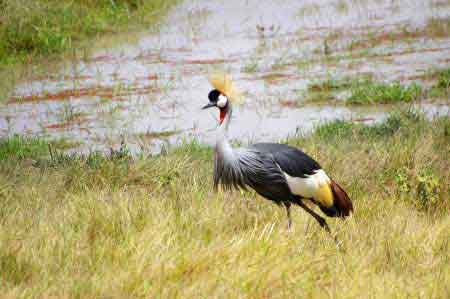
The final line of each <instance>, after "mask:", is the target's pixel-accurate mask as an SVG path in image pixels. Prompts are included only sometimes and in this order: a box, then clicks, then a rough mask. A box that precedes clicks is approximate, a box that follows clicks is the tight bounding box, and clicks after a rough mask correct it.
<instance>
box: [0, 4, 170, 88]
mask: <svg viewBox="0 0 450 299" xmlns="http://www.w3.org/2000/svg"><path fill="white" fill-rule="evenodd" d="M176 2H177V0H169V1H167V0H94V1H88V0H75V1H71V0H62V1H58V0H31V1H30V0H0V10H1V12H0V73H2V72H4V73H7V75H8V76H7V80H9V81H15V80H17V79H18V78H20V77H21V76H22V72H25V70H21V66H23V65H29V64H31V63H33V64H36V63H39V62H42V61H46V62H48V61H49V60H50V61H51V60H55V58H58V56H57V55H59V54H61V53H68V52H73V51H75V50H77V49H80V48H83V49H89V47H90V46H91V44H92V42H91V41H92V40H93V39H97V38H98V37H101V36H103V35H106V34H114V33H118V32H127V31H131V30H139V29H142V28H145V26H148V25H151V24H154V23H155V22H156V21H157V20H159V18H161V16H164V15H165V14H166V12H167V10H168V9H169V7H170V6H172V5H173V4H174V3H176ZM7 80H3V81H5V82H2V83H0V96H2V95H5V94H6V92H7V91H8V89H9V88H11V87H12V86H13V85H14V82H9V81H7Z"/></svg>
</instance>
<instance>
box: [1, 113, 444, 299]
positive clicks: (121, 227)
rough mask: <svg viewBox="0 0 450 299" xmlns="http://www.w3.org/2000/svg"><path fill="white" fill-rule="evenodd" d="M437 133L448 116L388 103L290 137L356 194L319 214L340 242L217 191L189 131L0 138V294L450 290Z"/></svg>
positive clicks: (251, 199) (304, 220) (207, 152)
mask: <svg viewBox="0 0 450 299" xmlns="http://www.w3.org/2000/svg"><path fill="white" fill-rule="evenodd" d="M449 136H450V119H449V117H445V118H440V119H435V120H433V121H427V120H426V119H425V118H424V117H423V116H421V115H420V114H418V113H413V112H406V113H405V112H398V113H396V114H393V115H391V116H390V117H389V118H388V119H387V121H386V122H383V123H380V124H378V125H375V126H373V127H367V126H363V125H360V124H358V125H356V124H353V123H350V122H345V121H338V122H333V123H328V124H323V125H321V126H320V127H319V128H318V129H317V130H316V131H315V133H313V134H312V135H308V136H304V137H298V138H296V139H292V140H289V143H290V144H292V145H295V146H299V147H301V148H303V149H304V150H305V151H306V152H307V153H309V154H310V155H312V156H313V157H315V158H316V159H317V160H318V161H320V162H321V164H322V166H323V167H324V168H325V169H326V170H327V172H328V173H329V174H330V175H332V176H333V177H334V178H335V179H336V180H337V181H338V182H339V183H340V184H341V185H342V186H344V187H345V188H346V189H347V191H348V192H349V194H350V196H351V197H352V198H353V200H354V205H355V214H354V216H353V217H352V218H350V219H348V220H347V221H341V220H335V219H331V220H329V223H330V226H331V227H332V230H333V231H334V232H335V233H336V234H337V235H338V237H339V239H340V241H341V242H342V248H341V249H340V250H339V249H337V248H336V245H335V243H334V242H333V239H332V238H330V236H329V235H327V234H326V233H324V232H323V231H322V230H321V229H320V228H319V227H318V225H317V224H316V223H314V221H313V220H312V219H311V218H310V217H308V216H307V215H305V213H304V212H302V211H301V210H300V209H298V208H296V209H294V211H293V218H294V223H295V227H294V231H293V232H291V233H286V231H285V225H286V222H285V214H284V211H283V210H282V209H280V208H279V207H277V206H275V205H273V204H271V203H269V202H267V201H265V200H262V199H260V198H257V197H256V196H255V194H254V193H252V192H234V193H228V192H218V193H215V192H213V191H212V167H213V164H212V160H213V156H212V155H213V153H212V149H211V148H209V147H205V146H202V145H199V144H198V143H195V142H193V143H189V144H185V145H183V146H181V147H179V148H176V149H174V150H172V151H170V152H169V153H168V154H166V155H163V156H155V157H137V158H131V157H130V156H129V155H128V152H127V151H126V148H124V149H121V150H120V151H119V152H117V153H116V152H113V153H111V154H110V155H107V156H104V155H100V154H96V153H92V154H90V155H87V156H79V155H77V156H68V155H64V154H61V153H59V151H57V150H56V149H55V151H54V152H53V154H52V155H51V156H50V154H49V153H48V150H47V148H48V147H47V145H46V142H44V141H42V140H38V139H27V138H20V137H14V138H11V139H7V140H2V142H1V143H0V149H1V153H2V154H1V156H0V159H1V163H0V214H1V215H0V285H1V286H2V287H1V288H0V297H2V298H51V297H53V298H154V297H158V298H160V297H164V298H263V297H269V298H292V297H308V298H311V297H313V298H324V297H333V298H368V297H370V298H410V297H414V298H415V297H422V298H447V297H448V296H449V294H450V288H449V286H450V272H449V271H448V269H449V267H450V254H449V253H450V250H449V249H450V248H449V239H448V231H449V228H450V216H449V214H448V209H449V208H450V203H449V198H448V194H449V191H450V190H449V185H448V184H447V182H448V181H449V179H450V173H449V172H448V169H449V167H450V164H449V163H450V161H449V160H448V148H449V140H450V139H449ZM5 149H6V150H5ZM17 152H20V153H22V154H20V155H17V154H16V153H17ZM27 158H33V159H35V160H36V162H35V163H33V164H32V165H30V164H27V163H24V161H25V160H26V159H27Z"/></svg>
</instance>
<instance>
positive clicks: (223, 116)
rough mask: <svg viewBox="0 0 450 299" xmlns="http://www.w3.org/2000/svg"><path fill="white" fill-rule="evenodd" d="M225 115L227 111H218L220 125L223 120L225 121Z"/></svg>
mask: <svg viewBox="0 0 450 299" xmlns="http://www.w3.org/2000/svg"><path fill="white" fill-rule="evenodd" d="M226 114H227V111H226V110H225V109H220V124H222V122H223V120H224V119H225V115H226Z"/></svg>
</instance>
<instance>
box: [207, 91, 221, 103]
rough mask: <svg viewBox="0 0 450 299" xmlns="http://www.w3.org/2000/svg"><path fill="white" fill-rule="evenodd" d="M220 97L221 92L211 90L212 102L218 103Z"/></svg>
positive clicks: (209, 95)
mask: <svg viewBox="0 0 450 299" xmlns="http://www.w3.org/2000/svg"><path fill="white" fill-rule="evenodd" d="M219 96H220V91H218V90H217V89H213V90H211V91H210V92H209V94H208V98H209V100H210V101H211V102H217V100H218V99H219Z"/></svg>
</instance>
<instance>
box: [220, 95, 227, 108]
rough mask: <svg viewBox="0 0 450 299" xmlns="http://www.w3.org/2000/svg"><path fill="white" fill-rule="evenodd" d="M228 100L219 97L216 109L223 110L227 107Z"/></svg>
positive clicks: (221, 96) (224, 97)
mask: <svg viewBox="0 0 450 299" xmlns="http://www.w3.org/2000/svg"><path fill="white" fill-rule="evenodd" d="M227 102H228V99H227V97H226V96H224V95H219V99H218V100H217V107H220V108H223V107H225V106H226V105H227Z"/></svg>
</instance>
